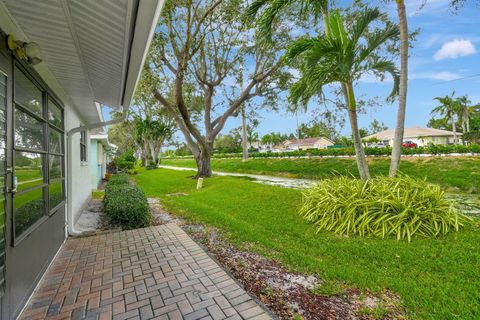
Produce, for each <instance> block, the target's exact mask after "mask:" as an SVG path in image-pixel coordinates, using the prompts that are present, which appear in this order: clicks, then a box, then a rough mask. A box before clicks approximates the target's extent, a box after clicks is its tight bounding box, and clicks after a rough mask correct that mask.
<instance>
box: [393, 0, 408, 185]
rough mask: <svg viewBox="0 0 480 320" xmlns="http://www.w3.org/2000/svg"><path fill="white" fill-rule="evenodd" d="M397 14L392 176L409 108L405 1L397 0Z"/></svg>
mask: <svg viewBox="0 0 480 320" xmlns="http://www.w3.org/2000/svg"><path fill="white" fill-rule="evenodd" d="M396 3H397V14H398V20H399V22H400V85H399V95H398V112H397V123H396V126H395V136H394V139H393V146H392V160H391V161H390V170H389V175H390V177H394V176H395V175H396V174H397V171H398V169H399V168H400V159H401V156H402V142H403V134H404V131H405V113H406V109H407V86H408V24H407V14H406V10H405V2H404V1H403V0H396Z"/></svg>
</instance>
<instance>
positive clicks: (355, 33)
mask: <svg viewBox="0 0 480 320" xmlns="http://www.w3.org/2000/svg"><path fill="white" fill-rule="evenodd" d="M381 16H382V14H381V13H380V10H378V9H377V8H373V9H371V8H365V11H364V12H363V13H362V14H361V15H360V16H359V17H358V18H357V19H356V20H355V24H354V25H353V26H352V28H351V30H350V33H351V34H352V42H354V43H357V42H358V41H359V40H360V38H361V37H362V36H363V35H364V34H365V32H366V31H367V30H368V26H369V25H370V23H372V22H373V21H375V20H377V19H379V18H380V17H381Z"/></svg>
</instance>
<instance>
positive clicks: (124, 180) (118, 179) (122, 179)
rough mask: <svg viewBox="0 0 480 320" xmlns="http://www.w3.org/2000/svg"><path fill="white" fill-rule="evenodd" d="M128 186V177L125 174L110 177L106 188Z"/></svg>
mask: <svg viewBox="0 0 480 320" xmlns="http://www.w3.org/2000/svg"><path fill="white" fill-rule="evenodd" d="M120 184H130V177H129V176H128V175H127V174H124V173H122V174H114V175H113V176H111V177H110V180H109V181H108V184H107V186H113V185H120Z"/></svg>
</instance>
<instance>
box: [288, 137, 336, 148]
mask: <svg viewBox="0 0 480 320" xmlns="http://www.w3.org/2000/svg"><path fill="white" fill-rule="evenodd" d="M333 145H334V143H333V141H332V140H330V139H328V138H325V137H315V138H306V139H300V140H298V139H294V140H286V141H284V142H283V147H284V148H285V149H286V150H307V149H327V148H328V147H329V146H333Z"/></svg>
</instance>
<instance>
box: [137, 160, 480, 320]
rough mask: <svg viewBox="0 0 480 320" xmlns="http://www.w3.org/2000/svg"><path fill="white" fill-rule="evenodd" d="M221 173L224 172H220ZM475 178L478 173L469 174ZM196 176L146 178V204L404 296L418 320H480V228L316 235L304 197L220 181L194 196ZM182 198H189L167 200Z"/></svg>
mask: <svg viewBox="0 0 480 320" xmlns="http://www.w3.org/2000/svg"><path fill="white" fill-rule="evenodd" d="M217 169H218V168H217ZM470 170H471V172H473V169H470ZM191 175H192V172H181V171H173V170H167V169H158V170H149V171H146V170H142V171H141V172H140V174H139V175H138V176H137V177H136V180H137V183H138V185H139V186H140V187H141V188H142V189H143V190H144V192H145V193H146V195H147V196H148V197H158V198H160V199H161V201H162V203H163V204H164V205H165V207H166V208H167V209H168V210H170V211H171V212H173V213H176V214H178V215H180V216H183V217H184V218H186V219H188V220H189V221H192V222H201V223H204V224H206V225H210V226H215V227H218V228H220V229H222V230H225V231H226V232H227V233H228V234H229V236H230V239H231V241H232V242H233V243H236V244H239V245H240V244H242V243H250V244H252V245H253V249H254V250H256V251H258V252H260V253H262V254H264V255H267V256H270V257H273V258H275V259H279V260H280V261H282V262H283V263H284V264H285V265H286V266H288V267H289V268H291V269H293V270H298V271H301V272H307V273H315V274H319V275H320V276H321V277H323V278H324V279H327V280H329V281H340V282H347V283H348V284H349V285H352V286H357V287H360V288H368V289H370V290H374V291H381V290H383V289H385V288H388V289H390V290H393V291H394V292H396V293H398V294H399V295H400V296H401V298H402V299H403V302H404V304H405V306H406V307H407V309H408V311H409V313H410V316H411V318H414V319H478V318H479V317H480V303H479V301H480V228H479V227H478V225H470V226H468V227H466V228H464V229H462V230H461V231H460V232H458V233H451V234H449V235H448V236H447V237H445V238H439V239H434V240H432V239H413V241H412V242H411V243H408V242H407V241H401V242H398V241H396V240H393V239H387V240H380V239H370V238H359V237H350V238H346V237H340V236H336V235H334V234H332V233H328V232H320V233H318V234H317V233H315V229H314V227H313V226H312V225H310V224H309V223H307V222H306V221H304V220H303V219H302V218H301V217H300V216H299V215H298V213H297V212H298V207H299V205H300V201H301V192H300V191H298V190H293V189H287V188H280V187H272V186H267V185H261V184H257V183H254V182H251V181H249V180H247V179H242V178H235V177H214V178H211V179H206V180H205V181H204V188H203V189H202V190H200V191H197V190H195V186H196V181H195V180H193V179H189V178H188V176H191ZM178 192H183V193H186V194H187V195H185V196H175V197H172V196H167V194H170V193H178Z"/></svg>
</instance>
